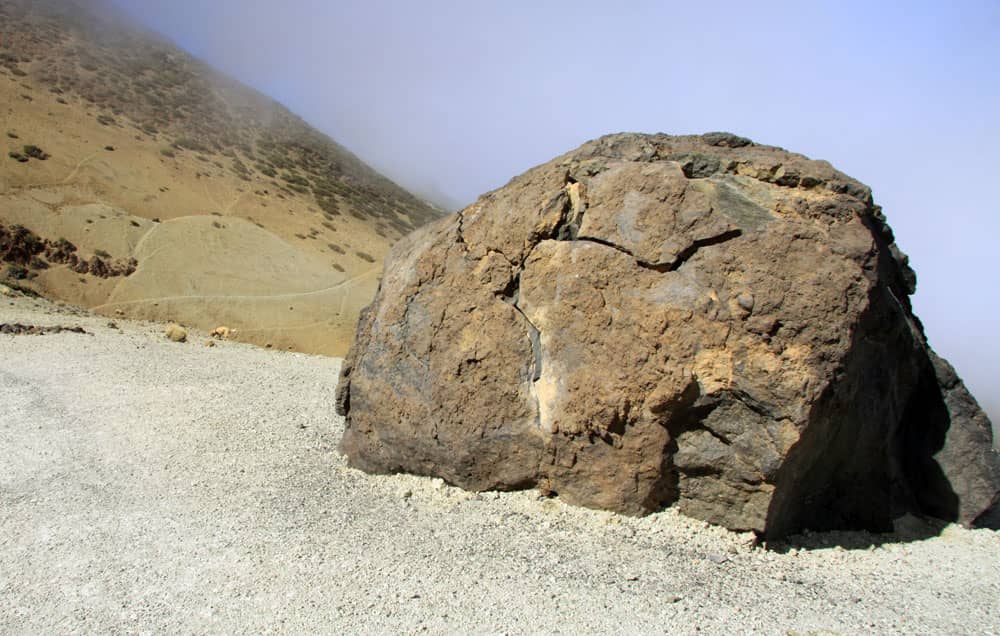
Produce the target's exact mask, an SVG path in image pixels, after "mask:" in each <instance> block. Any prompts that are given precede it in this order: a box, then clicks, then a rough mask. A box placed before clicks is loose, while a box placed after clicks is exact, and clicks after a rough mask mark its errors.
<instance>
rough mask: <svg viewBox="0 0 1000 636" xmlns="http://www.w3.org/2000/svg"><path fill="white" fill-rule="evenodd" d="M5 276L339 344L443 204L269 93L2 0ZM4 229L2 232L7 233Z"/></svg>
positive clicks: (114, 21)
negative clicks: (389, 262) (405, 242)
mask: <svg viewBox="0 0 1000 636" xmlns="http://www.w3.org/2000/svg"><path fill="white" fill-rule="evenodd" d="M0 118H2V121H0V140H2V141H3V153H2V155H0V228H2V231H0V257H2V258H3V259H4V260H5V261H7V262H6V263H4V264H3V266H2V267H3V269H2V271H0V278H5V279H6V280H7V282H8V283H12V284H17V285H20V286H22V287H26V288H29V289H33V290H35V291H38V292H40V293H42V294H44V295H46V296H49V297H52V298H55V299H59V300H64V301H67V302H71V303H76V304H81V305H84V306H86V307H89V308H92V309H96V310H97V311H99V312H101V313H106V314H108V315H123V314H124V315H128V316H132V317H138V318H146V319H154V320H177V321H180V322H183V323H186V324H189V325H192V326H197V327H201V328H206V329H210V328H212V327H215V326H218V325H222V324H225V325H227V326H229V327H233V328H235V329H236V330H237V337H238V338H239V339H241V340H246V341H250V342H255V343H257V344H272V345H273V346H275V347H281V348H293V349H296V350H302V351H310V352H320V353H327V354H342V353H343V352H344V350H345V349H346V346H347V345H348V343H349V341H350V338H351V336H352V333H353V329H354V324H355V320H356V317H357V312H358V311H359V310H360V308H361V307H362V306H363V305H365V304H367V303H368V302H369V301H370V299H371V297H372V294H373V292H374V289H375V286H376V284H377V278H378V276H379V274H380V268H381V261H382V257H383V256H384V254H385V252H386V251H387V249H388V248H389V246H390V245H391V244H392V243H393V242H394V241H395V240H396V239H398V238H399V237H400V236H402V235H403V234H405V233H407V232H409V231H410V230H412V229H413V228H415V227H418V226H420V225H422V224H423V223H425V222H427V221H429V220H431V219H433V218H435V217H436V216H437V214H438V212H437V211H436V210H435V209H434V208H433V207H431V206H430V205H428V204H426V203H424V202H422V201H420V200H418V199H417V198H415V197H413V196H412V195H410V194H409V193H408V192H406V191H404V190H403V189H401V188H400V187H398V186H397V185H395V184H394V183H392V182H391V181H389V180H388V179H386V178H385V177H383V176H381V175H379V174H378V173H376V172H375V171H373V170H372V169H371V168H369V167H368V166H366V165H365V164H364V163H363V162H362V161H360V160H359V159H358V158H357V157H355V156H354V155H352V154H351V153H350V152H348V151H347V150H346V149H344V148H343V147H341V146H339V145H338V144H337V143H335V142H334V141H333V140H331V139H329V138H328V137H326V136H325V135H323V134H322V133H320V132H318V131H316V130H314V129H313V128H311V127H310V126H309V125H308V124H306V123H305V122H303V121H302V120H301V119H299V118H298V117H296V116H295V115H293V114H292V113H290V112H289V111H288V110H287V109H285V108H284V107H282V106H281V105H279V104H277V103H276V102H274V101H273V100H271V99H269V98H267V97H265V96H264V95H262V94H260V93H258V92H256V91H254V90H252V89H249V88H248V87H246V86H243V85H241V84H239V83H238V82H236V81H234V80H232V79H229V78H227V77H225V76H223V75H221V74H220V73H218V72H216V71H214V70H212V69H211V68H209V67H208V66H206V65H205V64H203V63H201V62H199V61H198V60H196V59H194V58H192V57H191V56H189V55H187V54H186V53H184V52H182V51H180V50H179V49H177V48H176V47H174V46H172V45H171V44H169V43H167V42H165V41H163V40H162V39H160V38H158V37H157V36H155V35H153V34H150V33H148V32H144V31H142V30H141V29H139V28H137V27H134V26H131V25H129V24H126V23H124V22H123V21H121V20H120V19H118V18H116V17H114V16H108V15H106V14H102V15H100V16H98V15H96V14H95V13H92V12H91V11H90V10H88V9H86V8H84V7H82V6H81V5H78V4H76V3H73V2H69V1H68V0H65V1H59V2H36V1H33V0H0ZM5 237H6V238H5Z"/></svg>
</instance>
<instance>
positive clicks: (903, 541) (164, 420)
mask: <svg viewBox="0 0 1000 636" xmlns="http://www.w3.org/2000/svg"><path fill="white" fill-rule="evenodd" d="M10 322H21V323H27V324H34V325H43V326H52V325H62V326H81V327H83V328H84V329H85V330H86V331H87V332H88V333H87V334H79V333H72V332H62V333H55V334H53V333H48V334H45V335H16V336H15V335H6V334H0V633H2V634H71V633H72V634H76V633H93V634H266V633H282V634H284V633H301V634H321V633H329V634H339V633H363V634H368V633H370V634H376V633H424V632H426V633H435V634H463V633H477V634H478V633H485V634H529V633H549V634H579V633H628V634H653V633H664V634H695V633H701V634H716V633H718V634H782V635H784V634H810V633H822V634H828V633H837V634H869V633H876V634H896V633H906V634H997V633H1000V533H998V532H995V531H989V530H976V531H970V530H966V529H963V528H960V527H957V526H947V527H945V528H943V529H940V528H931V527H929V526H928V525H927V524H924V523H922V522H920V521H918V520H916V519H910V520H909V521H908V522H907V523H905V524H901V527H900V528H898V532H897V534H893V535H870V534H867V533H823V534H810V535H806V536H800V537H794V538H792V539H791V540H790V541H789V542H787V543H783V544H781V545H774V544H772V545H768V546H766V548H765V547H763V546H756V545H754V542H753V537H752V536H751V535H740V534H734V533H730V532H727V531H725V530H722V529H718V528H713V527H707V526H706V525H705V524H704V523H701V522H697V521H693V520H689V519H685V518H683V517H681V516H679V515H677V514H676V513H674V512H672V511H669V510H668V511H665V512H662V513H659V514H655V515H651V516H649V517H645V518H641V519H635V518H628V517H622V516H618V515H614V514H610V513H605V512H596V511H591V510H584V509H578V508H571V507H569V506H565V505H563V504H561V503H560V502H559V501H558V499H543V498H540V497H539V495H538V493H537V492H534V491H529V492H520V493H481V494H472V493H467V492H463V491H460V490H457V489H454V488H451V487H448V486H446V485H444V484H442V483H441V482H440V481H439V480H431V479H425V478H417V477H411V476H391V477H385V476H370V475H366V474H363V473H360V472H358V471H355V470H352V469H349V468H347V466H346V465H345V462H344V459H343V457H341V456H340V455H339V454H338V452H337V443H338V441H339V439H340V435H341V432H342V427H343V422H342V419H341V418H339V417H337V416H336V415H335V414H334V412H333V395H334V390H335V388H336V383H337V373H338V370H339V367H340V360H339V359H333V358H321V357H316V356H308V355H302V354H295V353H285V352H278V351H269V350H264V349H259V348H254V347H251V346H248V345H243V344H238V343H231V342H220V343H218V346H216V347H214V348H208V347H205V346H203V343H204V341H205V340H207V339H208V338H207V336H206V335H204V334H197V333H193V334H191V335H190V336H189V339H188V342H187V343H183V344H178V343H174V342H170V341H168V340H167V339H166V338H165V337H164V336H163V335H162V334H163V327H162V326H161V325H153V324H145V323H132V322H127V321H117V323H118V328H111V327H109V326H108V319H107V318H102V317H96V316H90V315H87V314H84V313H82V312H79V311H78V310H74V309H70V308H66V307H58V306H55V305H51V304H49V303H47V302H44V301H40V300H34V299H30V298H7V297H0V323H10Z"/></svg>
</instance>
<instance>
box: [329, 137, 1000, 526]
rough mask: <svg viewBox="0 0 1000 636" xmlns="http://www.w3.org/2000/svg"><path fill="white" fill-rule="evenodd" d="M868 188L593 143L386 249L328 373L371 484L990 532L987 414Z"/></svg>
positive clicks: (681, 148) (718, 519) (817, 171)
mask: <svg viewBox="0 0 1000 636" xmlns="http://www.w3.org/2000/svg"><path fill="white" fill-rule="evenodd" d="M915 285H916V277H915V275H914V274H913V272H912V270H911V269H910V268H909V266H908V264H907V259H906V256H905V255H904V254H903V253H902V252H900V251H899V249H898V248H897V247H896V245H895V244H894V241H893V236H892V232H891V230H890V229H889V227H888V225H887V224H886V222H885V217H884V216H883V215H882V214H881V211H880V209H879V207H878V206H876V205H874V203H873V201H872V196H871V192H870V190H869V189H868V188H867V187H866V186H864V185H862V184H861V183H859V182H857V181H855V180H853V179H851V178H850V177H847V176H846V175H844V174H842V173H840V172H838V171H836V170H835V169H833V168H832V167H831V166H830V165H829V164H828V163H826V162H823V161H812V160H809V159H807V158H805V157H803V156H801V155H796V154H792V153H789V152H786V151H784V150H782V149H779V148H773V147H767V146H759V145H756V144H754V143H752V142H751V141H749V140H747V139H744V138H741V137H737V136H735V135H731V134H726V133H711V134H707V135H702V136H688V137H671V136H666V135H634V134H621V135H611V136H608V137H603V138H601V139H598V140H595V141H592V142H589V143H587V144H585V145H584V146H582V147H581V148H579V149H577V150H575V151H573V152H571V153H569V154H566V155H563V156H561V157H558V158H556V159H554V160H553V161H550V162H549V163H546V164H544V165H542V166H539V167H537V168H534V169H532V170H530V171H528V172H526V173H525V174H523V175H521V176H519V177H516V178H515V179H513V180H512V181H511V182H510V183H508V184H507V185H506V186H504V187H503V188H500V189H499V190H496V191H494V192H490V193H487V194H485V195H483V196H482V197H480V199H479V200H478V201H477V202H476V203H474V204H473V205H471V206H469V207H468V208H466V209H464V210H462V211H461V212H459V213H457V214H455V215H452V216H450V217H447V218H445V219H443V220H441V221H439V222H437V223H435V224H433V225H431V226H429V227H426V228H424V229H422V230H420V231H418V232H417V233H415V234H413V235H411V236H410V237H408V238H407V239H404V240H403V241H402V242H400V243H399V244H397V246H396V247H395V248H394V250H393V251H392V253H391V254H390V255H389V257H388V259H387V261H386V271H385V277H384V279H383V280H382V283H381V287H380V290H379V292H378V295H377V297H376V299H375V301H374V303H373V304H372V305H371V306H370V307H369V308H368V309H367V310H366V311H365V312H364V313H363V314H362V317H361V320H360V323H359V326H358V332H357V336H356V341H355V343H354V346H353V349H352V350H351V353H350V354H349V356H348V358H347V360H346V361H345V364H344V370H343V376H342V378H341V384H340V387H339V399H338V410H339V411H340V413H341V414H343V415H346V417H347V430H346V433H345V435H344V438H343V441H342V445H341V448H342V450H343V451H344V452H345V453H346V454H347V456H348V458H349V460H350V463H351V464H352V465H353V466H356V467H358V468H361V469H363V470H366V471H370V472H378V473H388V472H399V471H405V472H411V473H417V474H422V475H433V476H438V477H442V478H444V479H445V480H446V481H448V482H450V483H452V484H456V485H458V486H462V487H464V488H469V489H474V490H486V489H515V488H527V487H537V488H539V489H541V490H542V491H543V492H547V493H553V494H558V495H559V496H560V497H562V498H563V499H564V500H566V501H568V502H571V503H575V504H580V505H583V506H589V507H595V508H603V509H608V510H613V511H618V512H622V513H626V514H643V513H647V512H650V511H655V510H658V509H661V508H662V507H664V506H671V505H677V506H679V507H680V510H681V511H682V512H684V513H685V514H687V515H691V516H693V517H697V518H700V519H704V520H706V521H709V522H711V523H715V524H721V525H724V526H726V527H728V528H732V529H740V530H754V531H757V532H759V533H762V534H765V535H768V536H778V535H782V534H786V533H788V532H791V531H794V530H798V529H801V528H804V527H808V528H867V529H875V530H880V529H889V528H890V527H891V524H892V520H893V519H894V518H896V517H898V516H900V515H902V514H904V513H906V512H917V513H924V514H930V515H933V516H936V517H940V518H944V519H950V520H959V521H962V522H964V523H975V522H978V523H981V524H987V525H989V524H993V525H995V524H996V522H997V519H996V516H997V513H996V508H997V506H996V498H997V492H998V483H1000V462H998V457H997V453H996V452H995V451H993V450H992V438H991V432H990V423H989V421H988V420H987V418H986V416H985V414H984V413H983V412H982V411H981V410H980V409H979V407H978V405H977V404H976V402H975V400H974V399H973V398H972V397H971V396H970V395H969V393H968V392H967V391H966V389H965V387H964V386H963V385H962V383H961V381H960V380H959V379H958V377H957V376H956V375H955V373H954V371H953V370H952V369H951V367H950V366H948V364H947V363H946V362H944V361H943V360H941V359H940V358H938V357H937V356H936V355H934V353H933V352H932V351H931V350H930V349H929V347H928V346H927V343H926V341H925V338H924V335H923V332H922V327H921V325H920V323H919V321H918V320H917V319H916V317H915V316H914V315H913V313H912V310H911V307H910V302H909V295H910V294H911V293H913V291H914V288H915Z"/></svg>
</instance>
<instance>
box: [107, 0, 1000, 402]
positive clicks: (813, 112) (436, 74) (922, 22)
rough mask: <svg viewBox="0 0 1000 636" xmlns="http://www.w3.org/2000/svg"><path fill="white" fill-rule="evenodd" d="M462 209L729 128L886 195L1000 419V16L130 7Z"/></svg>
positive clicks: (963, 11)
mask: <svg viewBox="0 0 1000 636" xmlns="http://www.w3.org/2000/svg"><path fill="white" fill-rule="evenodd" d="M116 1H117V2H118V3H119V4H120V5H122V6H123V7H124V8H125V9H126V10H127V11H129V13H130V14H131V15H132V16H133V17H134V18H136V19H137V20H138V21H140V22H142V23H144V24H146V25H148V26H150V27H152V28H153V29H155V30H158V31H160V32H161V33H163V34H165V35H166V36H168V37H169V38H171V39H173V40H174V41H176V42H177V43H179V44H180V45H181V46H183V47H185V48H187V49H188V50H189V51H191V52H193V53H194V54H196V55H198V56H199V57H202V58H203V59H205V60H206V61H208V62H210V63H212V64H213V65H215V66H218V67H220V68H221V69H223V70H224V71H226V72H228V73H230V74H232V75H234V76H236V77H237V78H239V79H241V80H243V81H244V82H247V83H249V84H251V85H252V86H254V87H256V88H259V89H261V90H263V91H264V92H266V93H268V94H270V95H272V96H274V97H275V98H277V99H278V100H280V101H281V102H282V103H284V104H285V105H286V106H288V107H289V108H291V109H292V110H293V111H295V112H297V113H298V114H300V115H302V116H303V117H304V118H305V119H307V120H308V121H309V122H310V123H312V124H314V125H315V126H317V127H318V128H320V129H321V130H323V131H324V132H327V133H328V134H330V135H331V136H332V137H334V138H335V139H337V140H338V141H340V142H341V143H343V144H344V145H346V146H347V147H349V148H350V149H352V150H353V151H355V152H356V153H357V154H358V155H360V156H361V157H362V158H364V159H365V160H366V161H368V162H369V163H370V164H372V165H373V166H374V167H376V168H377V169H379V170H381V171H383V172H384V173H386V174H387V175H388V176H390V177H392V178H393V179H395V180H396V181H398V182H399V183H401V184H402V185H404V186H406V187H408V188H410V189H412V190H414V191H416V192H418V193H421V194H423V195H425V196H428V197H432V198H436V199H437V200H438V201H443V202H446V203H449V204H452V205H456V206H457V205H459V204H465V203H468V202H470V201H471V200H473V199H474V198H475V197H476V196H477V195H478V194H480V193H482V192H484V191H486V190H489V189H492V188H496V187H499V186H501V185H503V183H505V182H506V181H507V180H508V179H509V178H510V177H512V176H514V175H516V174H518V173H520V172H523V171H524V170H526V169H527V168H529V167H531V166H533V165H536V164H538V163H541V162H544V161H547V160H548V159H550V158H552V157H554V156H556V155H558V154H561V153H563V152H565V151H568V150H570V149H572V148H574V147H576V146H577V145H579V144H580V143H582V142H584V141H586V140H587V139H591V138H594V137H597V136H600V135H602V134H605V133H609V132H618V131H639V132H659V131H662V132H667V133H695V132H705V131H710V130H729V131H733V132H736V133H739V134H741V135H745V136H748V137H751V138H752V139H754V140H755V141H758V142H761V143H766V144H773V145H780V146H783V147H786V148H788V149H791V150H794V151H797V152H801V153H803V154H806V155H808V156H810V157H813V158H819V159H826V160H829V161H830V162H832V163H833V164H834V165H835V166H837V167H838V168H840V169H841V170H843V171H845V172H847V173H848V174H850V175H852V176H854V177H856V178H858V179H860V180H861V181H864V182H865V183H867V184H869V185H870V186H872V188H873V190H874V192H875V196H876V200H877V201H878V202H879V203H880V204H882V205H883V206H884V208H885V211H886V214H887V215H888V217H889V220H890V222H891V224H892V226H893V228H894V230H895V232H896V235H897V240H898V242H899V244H900V246H901V247H902V248H903V250H904V251H906V252H908V253H909V254H910V257H911V261H912V263H913V264H914V267H915V269H916V271H917V273H918V275H919V289H918V292H917V294H916V296H915V297H914V305H915V308H916V311H917V313H918V315H919V316H920V317H921V318H922V319H923V321H924V323H925V326H926V330H927V334H928V336H929V338H930V341H931V343H932V345H933V346H934V347H935V348H936V349H937V350H938V351H939V352H940V353H941V354H942V355H944V356H945V357H947V358H948V359H950V360H951V361H952V362H953V363H954V364H955V366H956V368H957V369H958V371H959V373H960V374H961V375H962V376H963V378H964V379H965V380H966V382H967V384H968V385H969V387H970V388H971V389H972V391H973V393H974V394H975V395H976V396H977V398H978V399H979V400H980V402H981V403H982V404H983V405H984V406H985V407H986V408H987V410H988V411H989V412H990V413H991V414H992V418H993V420H994V421H997V420H998V419H1000V395H998V393H1000V392H998V388H1000V383H998V381H997V376H998V371H1000V362H998V360H1000V343H998V339H997V337H996V336H995V335H994V334H995V332H996V330H997V327H998V326H1000V325H998V320H997V315H998V313H1000V301H998V299H997V297H998V292H997V286H996V285H995V283H994V279H993V271H994V270H995V256H994V252H995V249H994V242H995V237H997V236H1000V210H998V204H997V200H998V198H997V192H996V189H997V185H998V183H1000V179H998V177H997V162H996V154H997V149H998V148H1000V124H998V117H997V115H998V113H1000V44H998V43H1000V38H998V37H997V36H996V34H997V33H998V32H1000V5H998V4H997V3H995V2H980V3H975V2H958V3H944V4H941V3H936V4H932V3H898V4H897V3H886V4H892V5H893V7H891V8H890V7H887V6H881V5H882V3H867V2H829V3H802V2H770V3H769V2H763V3H742V2H740V3H736V2H733V3H727V2H717V3H712V4H711V5H698V4H697V3H693V4H692V3H669V2H631V3H608V2H544V3H541V2H529V1H516V0H509V1H507V2H494V3H485V2H462V1H459V0H455V1H449V2H444V1H434V0H430V1H425V2H419V3H417V2H404V1H399V2H386V1H384V0H383V1H375V2H356V3H355V2H350V3H348V2H326V1H320V0H315V1H308V0H284V1H282V2H265V1H262V0H215V1H214V2H208V3H206V2H200V1H199V2H196V1H194V0H116Z"/></svg>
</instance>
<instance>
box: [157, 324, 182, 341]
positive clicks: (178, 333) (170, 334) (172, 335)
mask: <svg viewBox="0 0 1000 636" xmlns="http://www.w3.org/2000/svg"><path fill="white" fill-rule="evenodd" d="M163 333H165V334H166V336H167V338H169V339H170V340H173V341H174V342H185V341H186V340H187V330H186V329H184V327H181V326H180V325H177V324H173V323H171V324H169V325H167V328H166V329H165V330H164V332H163Z"/></svg>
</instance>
